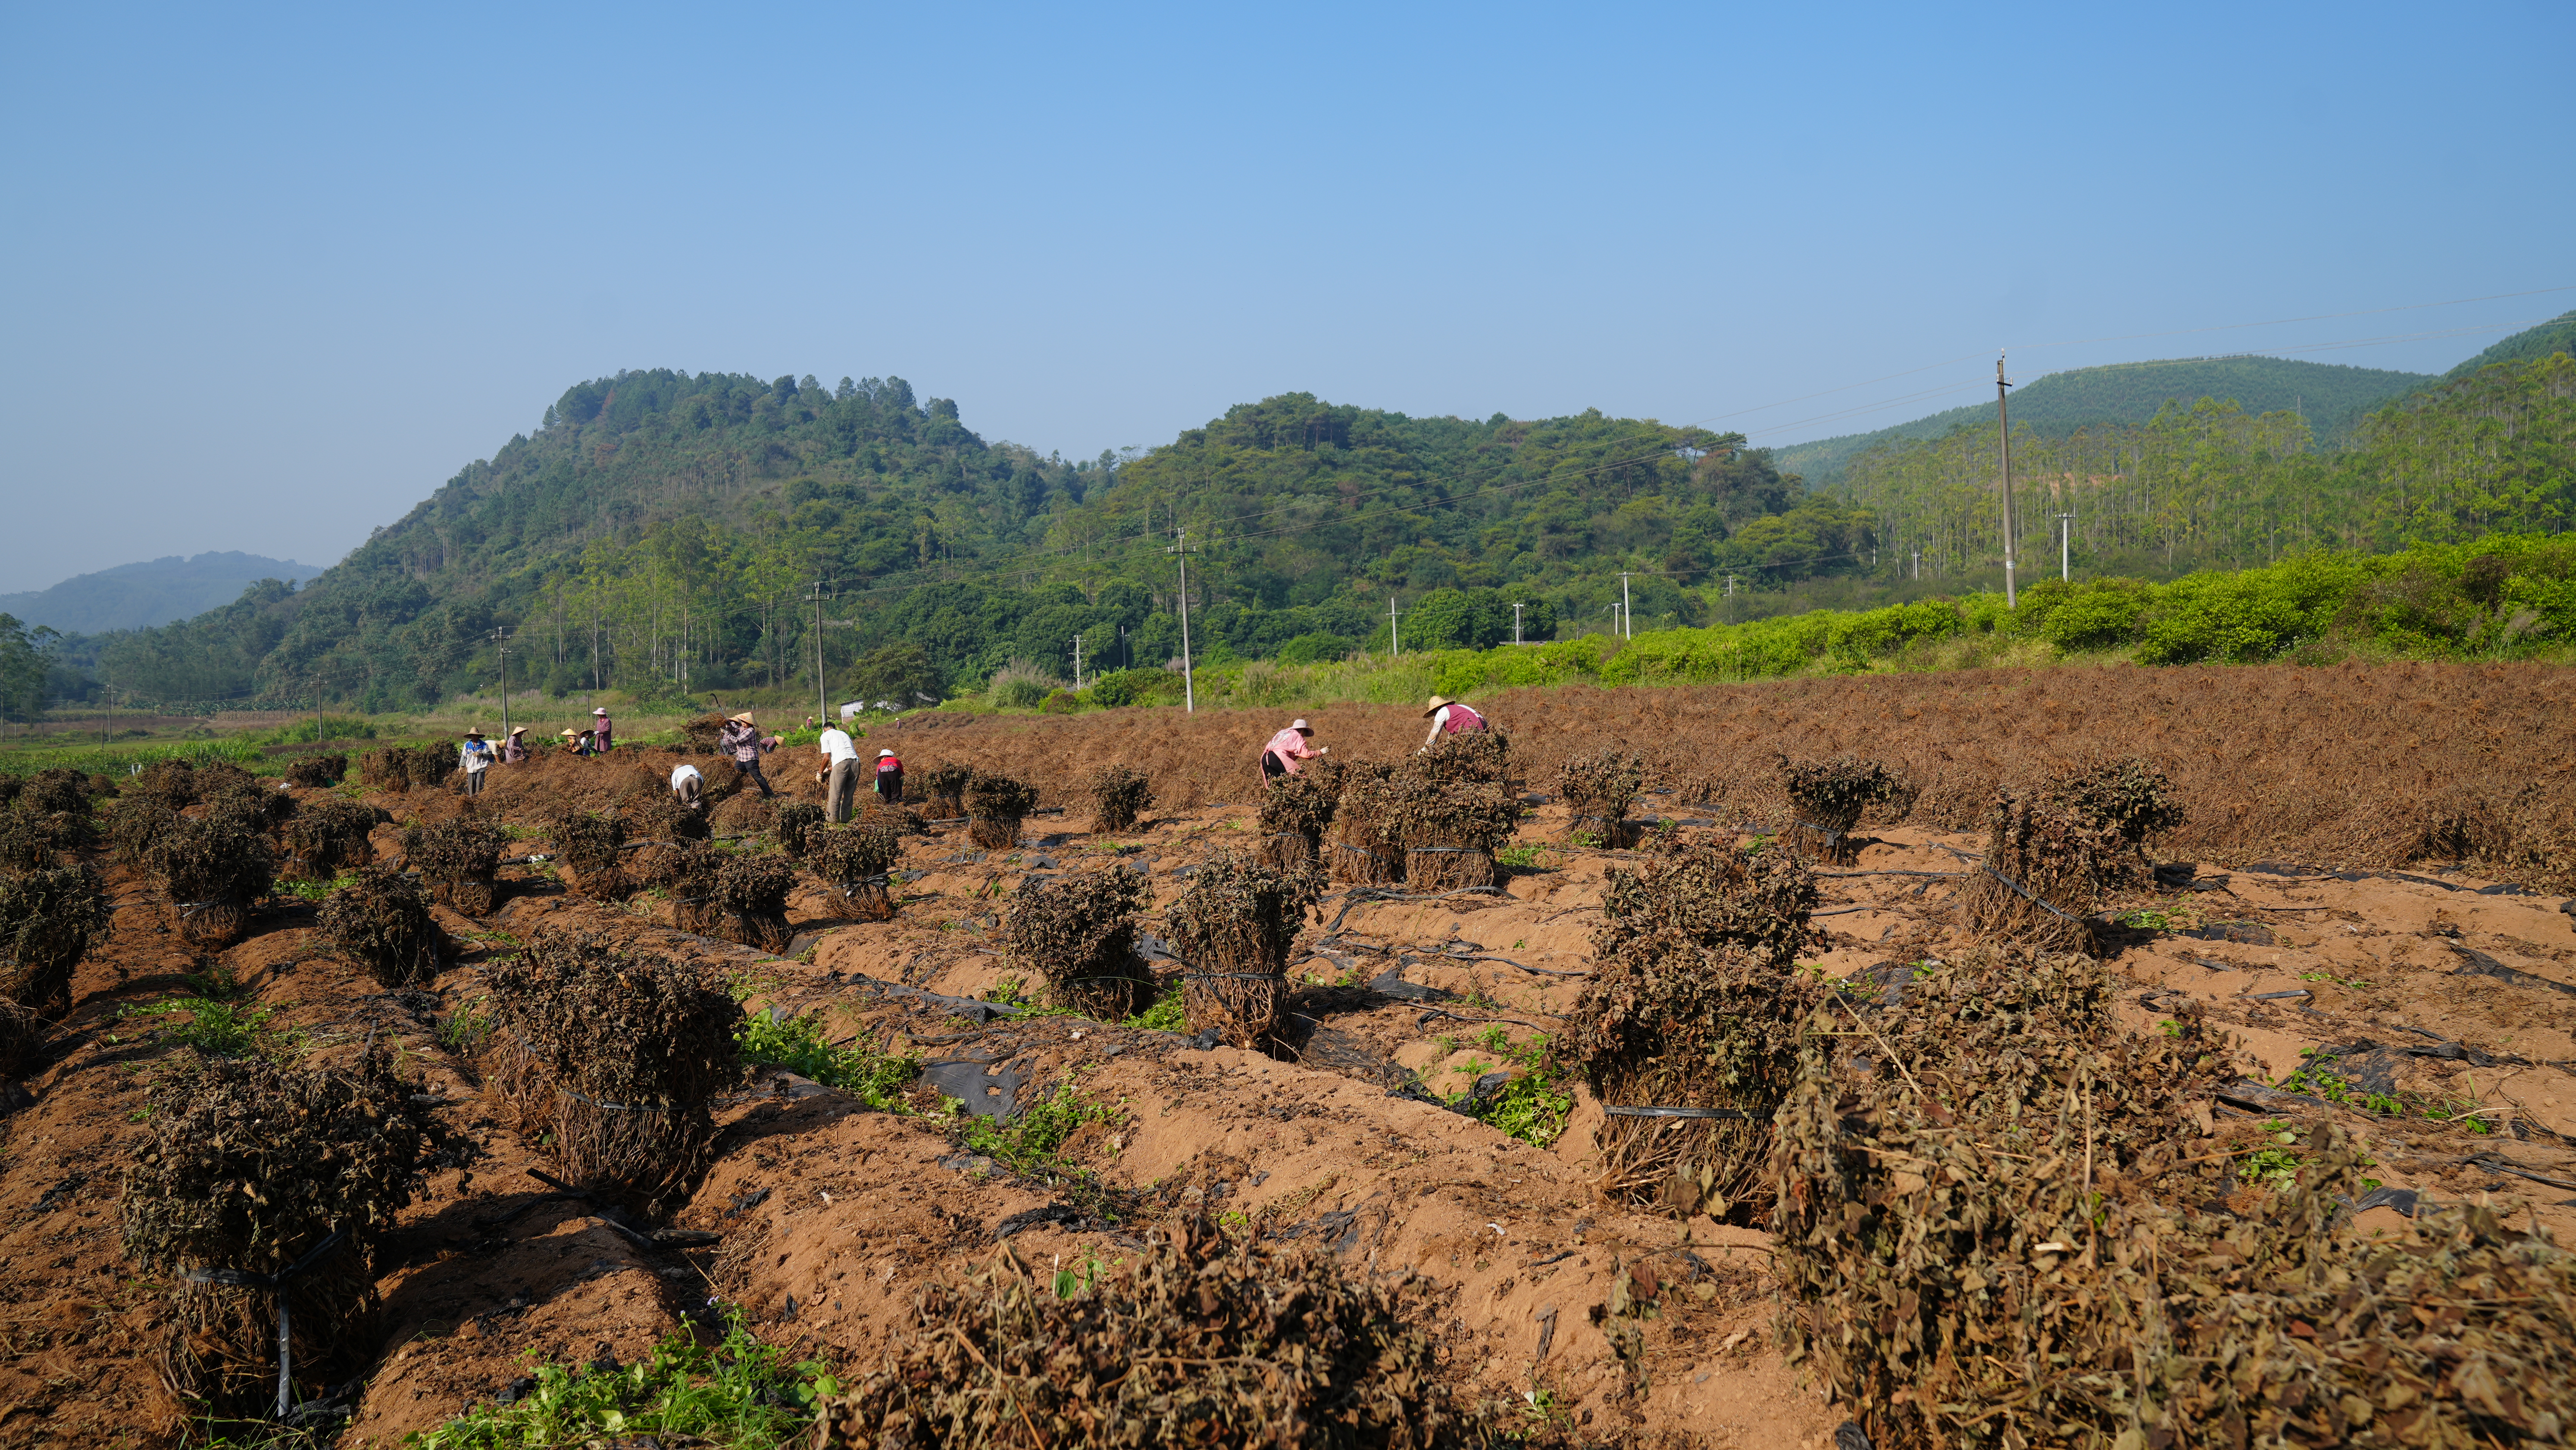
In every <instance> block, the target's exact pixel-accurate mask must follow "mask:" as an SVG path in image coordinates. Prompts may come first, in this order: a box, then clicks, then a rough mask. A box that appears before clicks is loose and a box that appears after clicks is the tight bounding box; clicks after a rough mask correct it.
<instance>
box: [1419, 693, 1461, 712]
mask: <svg viewBox="0 0 2576 1450" xmlns="http://www.w3.org/2000/svg"><path fill="white" fill-rule="evenodd" d="M1457 703H1458V702H1457V701H1455V700H1452V699H1450V698H1449V697H1448V696H1446V695H1434V696H1432V697H1431V703H1430V704H1428V705H1425V706H1423V707H1422V713H1423V714H1425V715H1437V714H1439V713H1440V707H1441V706H1443V705H1455V704H1457Z"/></svg>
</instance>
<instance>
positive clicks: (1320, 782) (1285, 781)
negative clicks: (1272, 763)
mask: <svg viewBox="0 0 2576 1450" xmlns="http://www.w3.org/2000/svg"><path fill="white" fill-rule="evenodd" d="M1332 764H1333V762H1330V761H1319V760H1310V761H1307V762H1306V763H1305V766H1304V768H1303V769H1301V770H1296V771H1292V772H1290V773H1288V774H1286V775H1283V776H1280V777H1279V778H1278V779H1277V780H1274V781H1272V782H1270V784H1269V787H1268V788H1267V789H1265V790H1263V791H1262V793H1261V859H1262V861H1263V863H1264V864H1266V865H1268V866H1270V867H1271V868H1273V869H1274V870H1280V871H1285V870H1289V869H1291V868H1293V867H1295V866H1297V865H1298V864H1300V863H1301V862H1305V861H1311V860H1313V859H1314V858H1315V854H1316V853H1317V852H1318V851H1320V850H1322V849H1323V845H1324V831H1325V829H1326V828H1327V827H1329V826H1331V825H1332V823H1333V806H1334V804H1335V802H1336V800H1337V799H1338V797H1339V796H1340V795H1341V774H1342V773H1341V770H1340V769H1339V768H1338V766H1335V768H1333V769H1331V770H1327V769H1326V768H1325V767H1326V766H1328V765H1332Z"/></svg>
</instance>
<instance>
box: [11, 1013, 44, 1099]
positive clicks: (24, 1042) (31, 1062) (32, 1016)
mask: <svg viewBox="0 0 2576 1450" xmlns="http://www.w3.org/2000/svg"><path fill="white" fill-rule="evenodd" d="M44 1055H45V1019H44V1016H43V1015H42V1014H41V1013H39V1012H37V1011H36V1009H35V1008H33V1007H29V1006H26V1005H24V1004H22V1003H20V1002H18V1001H17V1000H15V999H14V998H10V997H0V1081H7V1080H9V1079H12V1078H21V1077H30V1076H33V1075H34V1074H35V1072H36V1070H37V1069H38V1068H39V1067H40V1066H42V1064H43V1060H44Z"/></svg>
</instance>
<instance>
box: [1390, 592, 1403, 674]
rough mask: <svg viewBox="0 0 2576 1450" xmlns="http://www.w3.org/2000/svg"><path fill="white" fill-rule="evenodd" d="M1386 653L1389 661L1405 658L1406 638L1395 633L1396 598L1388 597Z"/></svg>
mask: <svg viewBox="0 0 2576 1450" xmlns="http://www.w3.org/2000/svg"><path fill="white" fill-rule="evenodd" d="M1386 652H1387V658H1389V659H1398V660H1400V659H1402V658H1404V636H1403V635H1400V634H1398V633H1396V632H1395V596H1394V595H1392V594H1390V595H1388V596H1386Z"/></svg>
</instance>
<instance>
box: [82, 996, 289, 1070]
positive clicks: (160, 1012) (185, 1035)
mask: <svg viewBox="0 0 2576 1450" xmlns="http://www.w3.org/2000/svg"><path fill="white" fill-rule="evenodd" d="M125 1015H127V1016H129V1017H150V1018H166V1017H177V1016H184V1017H185V1018H186V1019H187V1020H186V1021H184V1022H180V1023H178V1024H176V1025H174V1026H166V1027H163V1028H161V1029H160V1036H161V1039H162V1040H163V1041H165V1042H170V1043H173V1044H176V1045H178V1046H181V1047H193V1048H195V1049H197V1050H198V1051H199V1052H202V1053H205V1054H206V1055H207V1056H209V1057H270V1058H285V1057H290V1056H293V1055H294V1052H295V1048H296V1046H297V1044H298V1043H299V1042H300V1041H301V1034H299V1033H296V1032H292V1031H290V1030H288V1029H286V1028H283V1027H271V1026H269V1025H268V1024H269V1019H270V1018H273V1017H275V1016H276V1015H277V1009H276V1008H274V1007H262V1008H260V1009H258V1010H257V1011H254V1012H244V1011H242V1010H241V1009H240V1008H239V1007H237V1006H236V1005H234V1004H233V1003H232V1002H230V1001H226V1000H223V999H220V998H215V997H171V998H167V999H165V1000H163V1001H159V1002H154V1003H151V1004H150V1005H148V1006H142V1007H130V1008H128V1009H126V1014H125Z"/></svg>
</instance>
